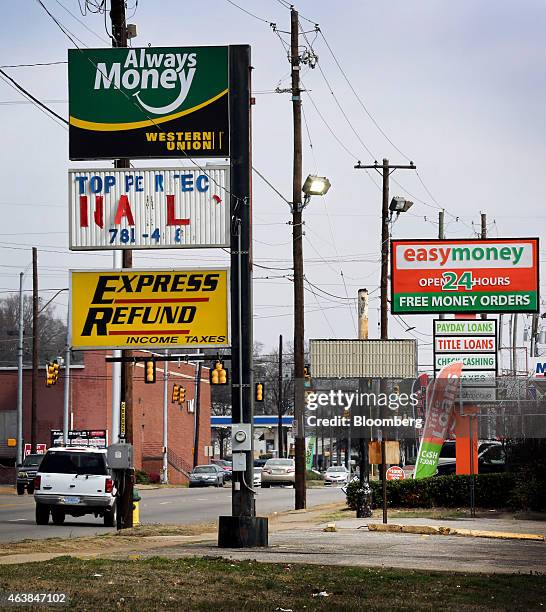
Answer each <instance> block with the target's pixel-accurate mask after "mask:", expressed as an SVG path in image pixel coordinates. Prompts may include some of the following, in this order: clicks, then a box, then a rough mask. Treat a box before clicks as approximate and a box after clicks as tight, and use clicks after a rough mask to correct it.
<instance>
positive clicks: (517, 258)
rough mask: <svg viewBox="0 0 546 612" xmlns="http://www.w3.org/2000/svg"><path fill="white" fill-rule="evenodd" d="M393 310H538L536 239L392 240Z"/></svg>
mask: <svg viewBox="0 0 546 612" xmlns="http://www.w3.org/2000/svg"><path fill="white" fill-rule="evenodd" d="M391 279H392V282H391V291H392V295H391V308H392V312H393V313H394V314H400V313H408V314H420V313H436V312H450V313H461V312H466V313H480V312H481V313H484V312H497V313H502V312H537V311H538V303H539V302H538V286H539V283H538V238H514V239H512V238H510V239H507V238H496V239H491V240H393V241H392V242H391Z"/></svg>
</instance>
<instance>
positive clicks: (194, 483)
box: [189, 463, 225, 487]
mask: <svg viewBox="0 0 546 612" xmlns="http://www.w3.org/2000/svg"><path fill="white" fill-rule="evenodd" d="M224 482H225V476H224V470H223V469H222V468H221V467H220V466H219V465H216V464H214V463H211V464H210V465H196V466H195V467H194V468H193V470H192V471H191V472H190V482H189V486H190V487H223V486H224Z"/></svg>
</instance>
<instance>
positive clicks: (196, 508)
mask: <svg viewBox="0 0 546 612" xmlns="http://www.w3.org/2000/svg"><path fill="white" fill-rule="evenodd" d="M140 494H141V496H142V501H141V502H140V519H141V522H142V523H143V524H147V523H161V524H170V525H175V524H176V525H189V524H192V523H208V522H212V521H216V520H217V518H218V516H219V515H222V514H231V487H229V486H226V487H225V488H223V489H216V488H214V487H207V488H199V489H186V488H162V489H146V490H141V491H140ZM343 499H344V495H343V493H342V491H341V489H339V488H336V487H334V488H326V487H324V488H313V489H308V491H307V505H308V507H312V506H313V505H319V504H328V503H332V502H336V501H343ZM293 508H294V489H290V488H284V487H275V488H271V489H264V490H258V494H257V497H256V512H257V514H258V515H260V514H262V515H265V514H271V513H272V512H283V511H286V510H292V509H293ZM109 531H112V528H109V527H104V526H103V523H102V519H101V518H95V517H94V516H93V515H87V516H82V517H79V518H74V517H71V516H67V517H66V521H65V524H64V525H62V526H57V525H53V524H52V523H51V522H50V524H49V525H47V526H39V525H36V522H35V519H34V498H33V497H32V496H31V495H26V494H25V495H22V496H18V495H13V488H9V487H1V488H0V542H14V541H18V540H24V539H27V538H30V539H42V538H55V537H60V538H69V537H79V536H87V535H95V534H101V533H107V532H109Z"/></svg>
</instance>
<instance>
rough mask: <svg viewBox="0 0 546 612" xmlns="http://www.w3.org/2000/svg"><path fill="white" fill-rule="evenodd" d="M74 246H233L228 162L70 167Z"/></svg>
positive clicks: (71, 224)
mask: <svg viewBox="0 0 546 612" xmlns="http://www.w3.org/2000/svg"><path fill="white" fill-rule="evenodd" d="M68 189H69V203H70V249H72V250H75V251H78V250H98V249H165V248H169V249H172V248H174V249H176V248H192V249H194V248H199V247H226V246H229V193H230V192H229V166H226V165H214V166H212V165H211V166H209V165H207V166H206V167H205V168H204V169H202V170H201V169H199V168H196V167H192V168H180V167H179V168H140V169H139V168H127V169H121V168H116V169H113V168H109V169H97V170H69V171H68Z"/></svg>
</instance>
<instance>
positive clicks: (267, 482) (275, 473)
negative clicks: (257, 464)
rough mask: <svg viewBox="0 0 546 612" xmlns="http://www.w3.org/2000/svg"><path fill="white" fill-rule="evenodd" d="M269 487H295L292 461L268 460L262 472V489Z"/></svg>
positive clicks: (294, 467) (294, 471) (294, 472)
mask: <svg viewBox="0 0 546 612" xmlns="http://www.w3.org/2000/svg"><path fill="white" fill-rule="evenodd" d="M271 485H290V486H293V487H295V486H296V466H295V463H294V459H268V460H267V461H266V462H265V465H264V469H263V470H262V489H268V488H269V487H270V486H271Z"/></svg>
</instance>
